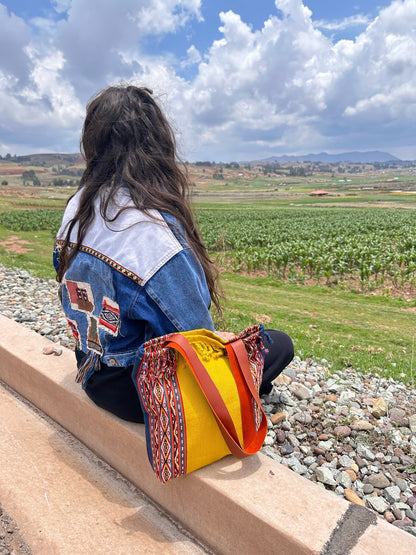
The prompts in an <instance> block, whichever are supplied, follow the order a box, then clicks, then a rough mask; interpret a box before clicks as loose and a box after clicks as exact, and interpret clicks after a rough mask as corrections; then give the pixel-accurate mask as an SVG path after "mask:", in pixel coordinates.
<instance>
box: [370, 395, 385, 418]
mask: <svg viewBox="0 0 416 555" xmlns="http://www.w3.org/2000/svg"><path fill="white" fill-rule="evenodd" d="M387 410H388V405H387V403H386V401H385V400H384V399H383V397H379V398H378V399H376V400H375V402H374V404H373V408H372V409H371V414H372V415H373V416H374V417H375V418H381V417H382V416H386V414H387Z"/></svg>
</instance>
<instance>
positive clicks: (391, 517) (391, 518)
mask: <svg viewBox="0 0 416 555" xmlns="http://www.w3.org/2000/svg"><path fill="white" fill-rule="evenodd" d="M384 518H385V519H386V520H387V522H390V524H391V523H392V522H394V521H395V520H396V517H395V516H394V514H393V513H392V512H391V511H386V512H385V514H384Z"/></svg>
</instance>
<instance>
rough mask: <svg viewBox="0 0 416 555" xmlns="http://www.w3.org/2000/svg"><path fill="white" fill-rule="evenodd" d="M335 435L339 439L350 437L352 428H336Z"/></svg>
mask: <svg viewBox="0 0 416 555" xmlns="http://www.w3.org/2000/svg"><path fill="white" fill-rule="evenodd" d="M334 434H335V436H336V437H337V438H340V437H349V436H350V435H351V428H350V427H349V426H335V428H334Z"/></svg>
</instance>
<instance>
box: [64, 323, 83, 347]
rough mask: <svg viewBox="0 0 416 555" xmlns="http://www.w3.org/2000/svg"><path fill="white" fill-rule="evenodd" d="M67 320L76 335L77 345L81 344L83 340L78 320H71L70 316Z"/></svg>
mask: <svg viewBox="0 0 416 555" xmlns="http://www.w3.org/2000/svg"><path fill="white" fill-rule="evenodd" d="M67 322H68V326H69V329H70V330H71V332H72V335H73V336H74V338H75V341H76V342H77V345H79V344H80V342H81V339H80V335H79V329H78V324H77V322H75V320H71V319H70V318H67Z"/></svg>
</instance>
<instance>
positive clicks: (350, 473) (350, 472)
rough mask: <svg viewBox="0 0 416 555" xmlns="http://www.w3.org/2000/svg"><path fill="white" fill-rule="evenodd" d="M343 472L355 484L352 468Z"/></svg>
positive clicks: (355, 475)
mask: <svg viewBox="0 0 416 555" xmlns="http://www.w3.org/2000/svg"><path fill="white" fill-rule="evenodd" d="M345 472H346V473H347V474H348V476H349V477H350V479H351V482H355V481H356V480H357V474H356V473H355V472H354V470H353V469H352V468H346V469H345Z"/></svg>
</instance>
